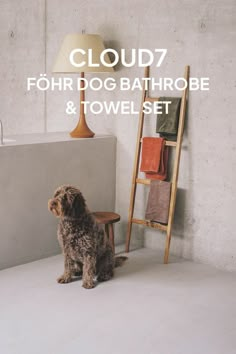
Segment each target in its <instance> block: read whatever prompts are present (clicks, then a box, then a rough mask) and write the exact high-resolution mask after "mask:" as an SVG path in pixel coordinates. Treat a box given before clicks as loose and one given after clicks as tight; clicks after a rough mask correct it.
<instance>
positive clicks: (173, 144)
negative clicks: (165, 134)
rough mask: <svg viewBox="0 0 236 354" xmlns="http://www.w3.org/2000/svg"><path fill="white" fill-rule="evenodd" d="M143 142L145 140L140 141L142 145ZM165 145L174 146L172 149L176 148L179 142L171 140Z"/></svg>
mask: <svg viewBox="0 0 236 354" xmlns="http://www.w3.org/2000/svg"><path fill="white" fill-rule="evenodd" d="M142 142H143V138H141V139H140V143H142ZM165 145H166V146H172V147H176V145H177V142H176V141H171V140H166V141H165Z"/></svg>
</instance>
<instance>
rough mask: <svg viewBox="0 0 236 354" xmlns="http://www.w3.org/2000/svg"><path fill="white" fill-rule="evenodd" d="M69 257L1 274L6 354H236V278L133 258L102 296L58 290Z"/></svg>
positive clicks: (1, 333) (150, 254)
mask: <svg viewBox="0 0 236 354" xmlns="http://www.w3.org/2000/svg"><path fill="white" fill-rule="evenodd" d="M62 271H63V257H62V256H55V257H51V258H47V259H44V260H40V261H37V262H33V263H30V264H26V265H22V266H18V267H14V268H11V269H6V270H3V271H1V272H0V282H1V297H0V309H1V316H0V341H1V352H2V353H4V354H23V353H24V354H32V353H34V354H42V353H44V354H68V353H70V354H78V353H83V354H111V353H112V354H121V353H122V354H145V353H148V354H157V353H158V354H159V353H161V354H180V353H181V354H189V353H191V354H199V353H201V354H223V353H226V354H235V347H236V338H235V331H236V324H235V318H236V298H235V292H236V279H235V275H234V274H232V273H229V272H224V271H220V270H218V269H216V268H213V267H210V266H208V265H204V264H196V263H193V262H189V261H185V260H182V261H180V260H178V259H176V258H173V257H171V263H170V264H169V265H163V264H162V257H161V256H160V255H158V252H157V251H155V250H150V249H141V250H139V251H135V252H131V253H130V254H129V259H128V261H127V262H126V263H125V264H124V265H123V266H122V267H121V268H117V269H116V270H115V276H114V278H113V279H112V280H110V281H108V282H105V283H99V284H98V285H97V286H96V287H95V288H94V289H92V290H86V289H84V288H82V286H81V283H82V281H81V280H78V281H75V282H73V283H70V284H64V285H63V284H57V282H56V278H57V277H58V276H59V275H61V272H62Z"/></svg>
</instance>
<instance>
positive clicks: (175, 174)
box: [126, 66, 190, 264]
mask: <svg viewBox="0 0 236 354" xmlns="http://www.w3.org/2000/svg"><path fill="white" fill-rule="evenodd" d="M149 69H150V68H149V67H146V68H145V73H144V77H145V78H148V77H149ZM189 72H190V67H189V66H186V67H185V73H184V78H185V80H186V81H187V83H188V82H189ZM188 86H189V85H188V84H187V87H186V88H185V89H184V90H183V95H182V98H181V105H180V113H179V125H178V135H177V140H176V142H174V141H167V140H166V141H165V145H166V146H171V147H173V148H175V158H174V162H173V173H172V179H171V195H170V206H169V217H168V223H167V225H163V224H159V223H157V222H151V221H149V220H142V219H136V218H134V217H133V215H134V205H135V197H136V187H137V184H138V183H139V184H144V185H149V184H150V182H151V181H150V179H141V178H138V172H139V164H140V152H141V145H142V135H143V125H144V118H145V114H144V112H143V104H144V102H147V101H149V102H155V101H158V100H159V98H158V97H156V98H152V97H149V96H148V88H147V87H146V88H145V81H144V83H143V93H142V101H141V108H140V115H139V127H138V136H137V144H136V151H135V161H134V169H133V177H132V186H131V196H130V207H129V216H128V229H127V236H126V252H129V246H130V238H131V231H132V224H140V225H144V226H148V227H151V228H154V229H159V230H162V231H165V232H166V245H165V256H164V263H166V264H167V263H168V258H169V250H170V241H171V231H172V225H173V220H174V211H175V202H176V193H177V183H178V175H179V163H180V155H181V147H182V140H183V131H184V121H185V115H186V105H187V96H188Z"/></svg>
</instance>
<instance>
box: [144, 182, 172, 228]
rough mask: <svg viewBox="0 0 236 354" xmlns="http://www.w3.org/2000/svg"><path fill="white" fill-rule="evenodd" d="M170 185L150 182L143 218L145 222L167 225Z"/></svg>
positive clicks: (168, 183)
mask: <svg viewBox="0 0 236 354" xmlns="http://www.w3.org/2000/svg"><path fill="white" fill-rule="evenodd" d="M170 190H171V183H170V182H165V181H151V184H150V190H149V196H148V202H147V208H146V213H145V218H146V219H147V220H151V221H155V222H159V223H162V224H167V223H168V216H169V205H170Z"/></svg>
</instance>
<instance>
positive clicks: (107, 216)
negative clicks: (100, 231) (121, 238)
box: [93, 211, 120, 225]
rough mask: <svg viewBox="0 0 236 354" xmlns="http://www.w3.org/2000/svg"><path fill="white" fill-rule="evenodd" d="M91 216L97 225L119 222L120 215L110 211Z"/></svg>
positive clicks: (95, 213)
mask: <svg viewBox="0 0 236 354" xmlns="http://www.w3.org/2000/svg"><path fill="white" fill-rule="evenodd" d="M93 215H94V217H95V219H96V221H97V222H98V223H99V224H104V225H106V224H114V223H115V222H117V221H120V215H119V214H117V213H113V212H110V211H96V212H94V213H93Z"/></svg>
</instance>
